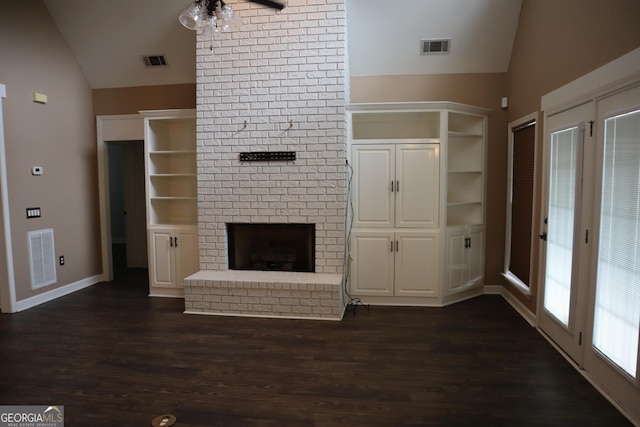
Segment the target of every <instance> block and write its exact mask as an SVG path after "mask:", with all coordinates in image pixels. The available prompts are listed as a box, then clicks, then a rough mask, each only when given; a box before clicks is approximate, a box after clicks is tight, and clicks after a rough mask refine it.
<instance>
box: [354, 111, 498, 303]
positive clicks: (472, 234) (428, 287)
mask: <svg viewBox="0 0 640 427" xmlns="http://www.w3.org/2000/svg"><path fill="white" fill-rule="evenodd" d="M348 112H349V113H348V114H349V118H350V120H349V162H350V165H351V168H352V172H351V173H352V174H353V176H352V179H351V188H350V194H351V206H352V211H351V214H352V218H351V221H349V224H348V227H349V236H350V237H349V240H350V267H349V270H350V271H349V273H350V274H349V287H348V289H349V294H350V296H351V297H352V298H359V299H360V300H361V301H363V302H369V303H379V304H416V305H441V304H443V303H447V302H450V301H453V300H456V299H458V295H459V298H460V299H461V298H467V297H468V296H469V295H470V294H473V293H481V292H482V285H483V272H484V241H483V235H484V209H485V206H484V180H485V174H484V170H485V167H484V165H485V137H486V114H487V110H485V109H480V108H475V107H469V106H464V105H460V104H453V103H410V104H407V103H393V104H352V105H351V106H350V107H349V109H348Z"/></svg>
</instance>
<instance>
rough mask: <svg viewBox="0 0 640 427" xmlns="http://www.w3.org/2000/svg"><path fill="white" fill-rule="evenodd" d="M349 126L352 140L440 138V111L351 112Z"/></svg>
mask: <svg viewBox="0 0 640 427" xmlns="http://www.w3.org/2000/svg"><path fill="white" fill-rule="evenodd" d="M351 126H352V132H353V139H354V140H356V139H425V138H426V139H432V138H440V112H439V111H419V112H406V111H404V112H402V111H388V112H386V111H385V112H382V111H376V112H366V113H364V112H360V113H353V115H352V122H351Z"/></svg>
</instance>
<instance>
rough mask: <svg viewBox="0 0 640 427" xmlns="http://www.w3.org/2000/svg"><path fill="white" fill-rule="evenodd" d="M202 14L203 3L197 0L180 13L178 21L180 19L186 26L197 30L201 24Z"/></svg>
mask: <svg viewBox="0 0 640 427" xmlns="http://www.w3.org/2000/svg"><path fill="white" fill-rule="evenodd" d="M201 14H202V4H201V2H200V1H196V2H195V3H192V4H191V5H190V6H189V7H187V8H186V9H185V10H183V11H182V13H180V15H179V16H178V21H180V23H181V24H182V25H184V27H185V28H188V29H190V30H196V29H197V28H198V26H199V25H200V21H201V16H200V15H201Z"/></svg>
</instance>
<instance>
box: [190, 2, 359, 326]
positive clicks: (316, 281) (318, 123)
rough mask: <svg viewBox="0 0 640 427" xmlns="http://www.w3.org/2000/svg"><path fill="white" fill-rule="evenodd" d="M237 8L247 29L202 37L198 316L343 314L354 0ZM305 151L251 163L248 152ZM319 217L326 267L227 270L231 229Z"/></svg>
mask: <svg viewBox="0 0 640 427" xmlns="http://www.w3.org/2000/svg"><path fill="white" fill-rule="evenodd" d="M228 3H229V4H231V6H232V7H233V8H234V10H236V11H237V12H239V13H240V15H241V16H242V18H243V21H244V23H243V25H242V27H241V28H240V29H239V30H237V31H235V32H233V33H226V34H216V37H215V38H214V40H213V41H212V40H210V39H207V38H205V37H203V36H202V35H198V42H197V169H198V220H199V231H198V234H199V246H200V269H201V271H200V272H198V273H196V274H195V275H193V276H191V277H190V278H188V279H187V280H186V283H185V308H186V312H189V313H209V314H228V315H255V316H284V317H301V318H323V319H339V318H340V317H341V315H342V309H343V303H342V300H343V296H342V288H341V278H342V272H343V263H344V240H345V239H344V235H345V200H346V177H347V175H346V169H345V159H346V157H345V145H346V144H345V113H344V109H345V103H346V98H347V91H348V81H347V78H346V77H345V75H346V64H345V50H346V42H345V4H344V0H288V1H287V7H286V8H285V9H284V10H282V11H280V12H276V11H274V10H272V9H268V8H265V7H260V6H256V5H253V4H251V3H249V2H242V1H238V2H232V1H229V2H228ZM266 151H269V152H271V151H281V152H295V153H296V160H295V161H255V162H241V161H240V159H239V156H240V153H246V152H266ZM228 223H266V224H270V223H273V224H287V223H295V224H314V225H315V238H316V240H315V273H294V272H272V271H268V272H256V271H238V270H233V271H232V270H228V259H227V231H226V229H227V224H228Z"/></svg>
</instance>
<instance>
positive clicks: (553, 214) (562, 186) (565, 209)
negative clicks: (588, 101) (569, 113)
mask: <svg viewBox="0 0 640 427" xmlns="http://www.w3.org/2000/svg"><path fill="white" fill-rule="evenodd" d="M578 135H579V132H578V128H577V127H573V128H570V129H565V130H562V131H559V132H554V133H552V134H551V153H550V170H549V211H548V216H547V218H548V225H547V260H546V273H545V291H544V308H545V309H546V310H547V311H548V312H549V313H551V314H552V315H553V316H554V317H555V318H556V319H558V320H559V321H560V322H562V324H563V325H565V326H568V325H569V311H570V302H571V266H572V260H573V226H574V216H575V201H576V173H577V163H576V162H577V154H578Z"/></svg>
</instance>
